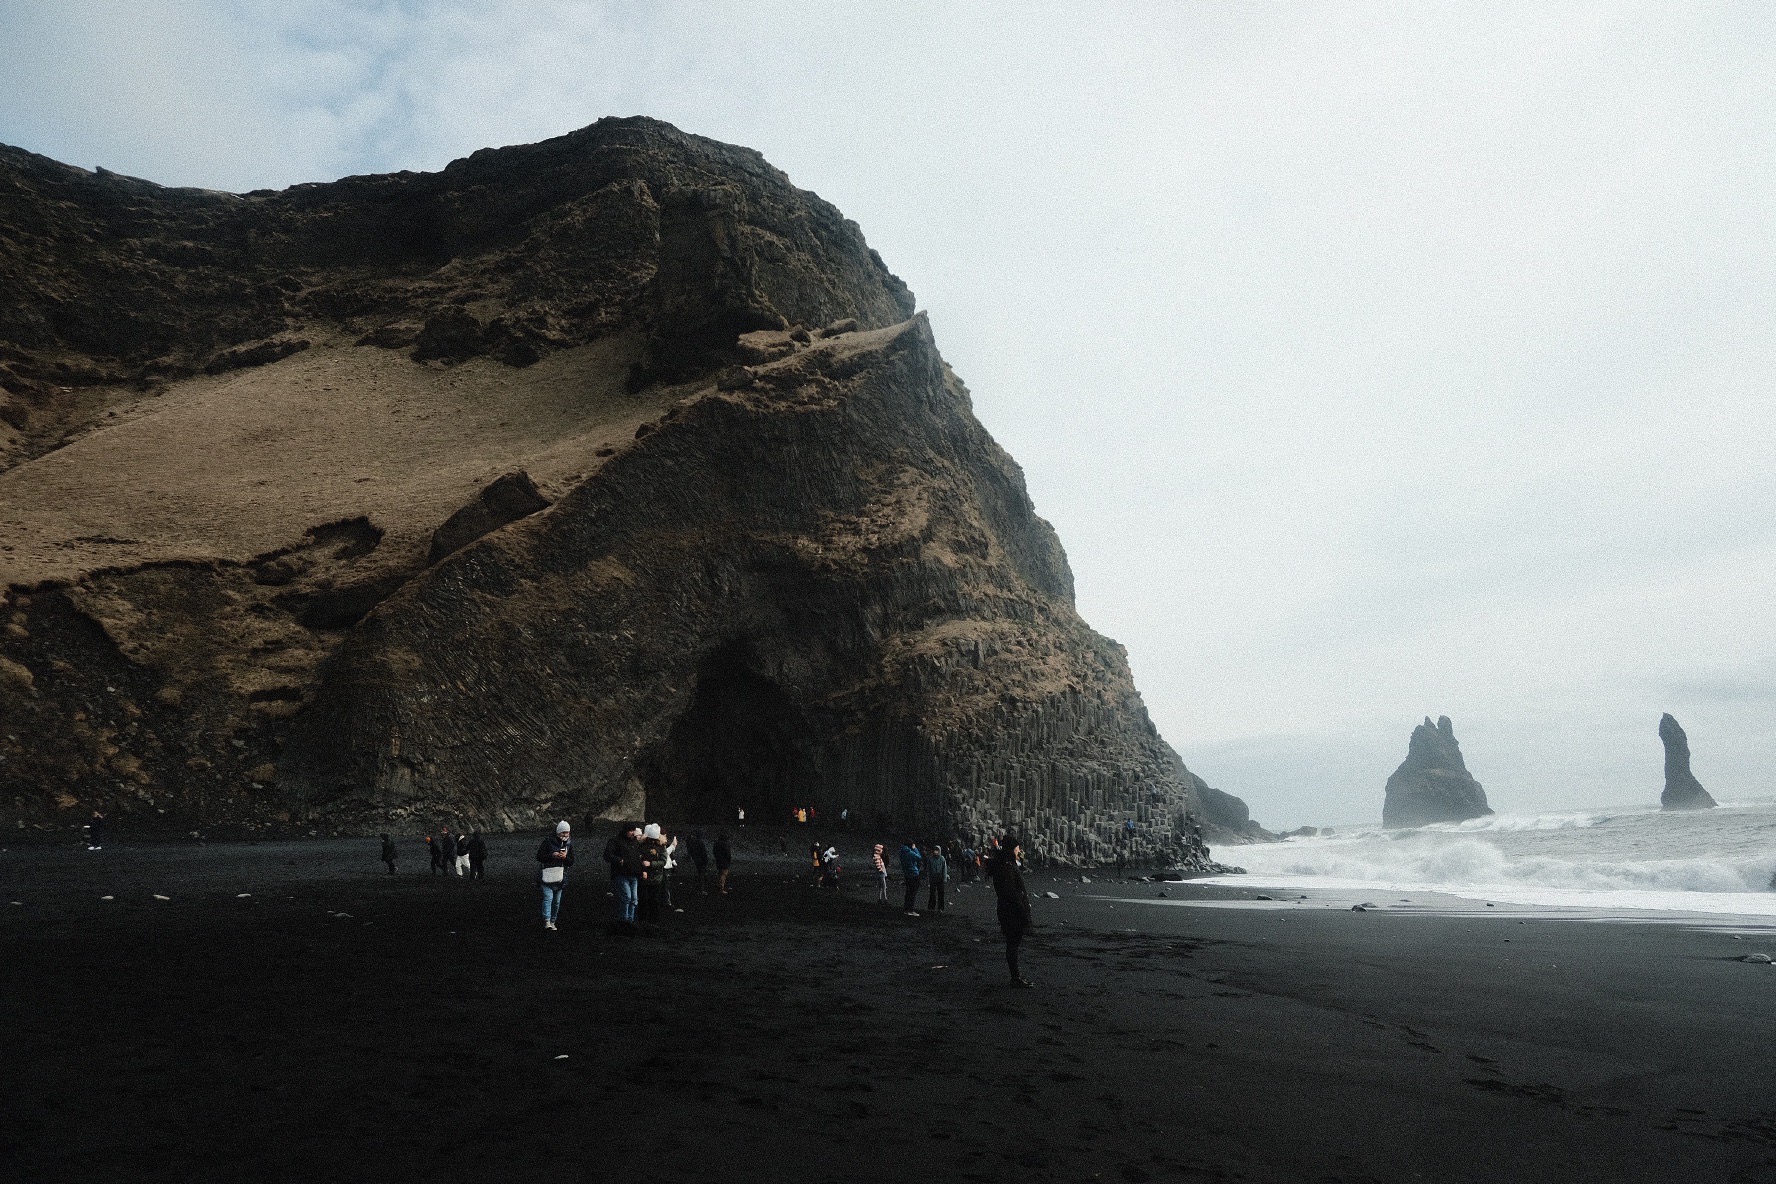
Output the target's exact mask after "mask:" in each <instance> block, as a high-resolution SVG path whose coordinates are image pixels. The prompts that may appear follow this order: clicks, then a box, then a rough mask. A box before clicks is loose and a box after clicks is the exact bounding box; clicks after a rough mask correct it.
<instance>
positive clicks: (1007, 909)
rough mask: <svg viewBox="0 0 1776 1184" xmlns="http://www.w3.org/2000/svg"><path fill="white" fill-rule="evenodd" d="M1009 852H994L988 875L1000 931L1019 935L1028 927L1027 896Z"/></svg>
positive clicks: (1028, 909)
mask: <svg viewBox="0 0 1776 1184" xmlns="http://www.w3.org/2000/svg"><path fill="white" fill-rule="evenodd" d="M1012 850H1013V849H1012V848H1011V847H1003V848H1001V849H1000V850H999V851H997V852H995V853H994V855H993V858H992V860H991V861H990V862H988V864H987V875H988V876H989V877H990V878H991V879H992V881H993V894H994V895H995V896H997V897H998V898H999V904H998V909H999V928H1000V929H1003V930H1004V931H1006V932H1007V933H1010V932H1013V931H1017V932H1020V933H1021V932H1023V931H1024V930H1026V929H1028V928H1029V927H1030V920H1031V918H1030V893H1029V890H1028V889H1026V888H1025V887H1024V872H1023V869H1022V868H1020V867H1018V861H1017V857H1016V856H1015V855H1013V854H1012Z"/></svg>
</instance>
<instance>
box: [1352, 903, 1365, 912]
mask: <svg viewBox="0 0 1776 1184" xmlns="http://www.w3.org/2000/svg"><path fill="white" fill-rule="evenodd" d="M1368 911H1369V906H1368V905H1366V904H1353V905H1351V912H1353V913H1366V912H1368Z"/></svg>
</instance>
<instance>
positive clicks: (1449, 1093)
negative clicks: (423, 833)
mask: <svg viewBox="0 0 1776 1184" xmlns="http://www.w3.org/2000/svg"><path fill="white" fill-rule="evenodd" d="M822 837H825V836H822ZM580 840H581V841H580V843H579V848H580V852H581V855H580V864H579V866H578V868H577V869H576V872H575V874H574V875H573V877H572V879H571V880H570V883H569V887H568V891H567V897H566V903H565V906H564V909H563V914H562V930H561V931H560V932H558V933H545V932H543V931H542V930H541V923H540V920H539V919H538V917H537V907H536V902H535V900H534V896H535V892H534V889H533V886H532V882H531V880H532V868H533V867H534V864H533V863H532V861H531V858H530V852H531V851H532V850H533V849H534V846H535V842H536V840H535V839H534V838H526V837H521V836H512V837H507V836H500V837H498V838H497V840H496V841H495V842H494V844H493V855H492V859H491V862H490V874H489V878H488V880H487V881H485V882H483V883H470V882H466V881H459V880H457V879H456V878H455V877H451V878H450V879H449V880H448V881H447V882H445V881H438V880H434V879H432V878H430V877H428V875H427V874H426V873H427V869H426V865H425V860H424V852H423V848H422V847H420V846H419V844H418V843H417V842H415V841H412V840H406V841H404V842H403V851H404V855H405V858H406V862H405V863H404V864H403V866H402V868H401V872H400V874H399V875H397V876H392V877H391V876H389V875H387V874H386V873H385V872H384V870H383V868H382V866H381V865H380V864H379V863H377V861H376V847H377V845H376V843H375V841H374V840H371V841H368V842H365V841H361V840H352V841H346V840H319V841H293V842H286V843H263V844H257V845H249V844H198V843H171V842H167V843H155V844H142V845H130V844H128V843H125V844H122V845H117V844H113V845H108V846H107V848H106V849H105V850H104V851H101V852H96V853H88V852H86V851H84V850H81V849H80V848H78V847H74V846H55V847H46V846H14V847H12V848H11V849H10V850H7V851H5V852H4V853H3V854H0V872H3V875H4V880H3V884H4V888H3V890H0V944H3V947H4V949H5V952H6V956H5V958H4V959H3V961H0V984H3V985H0V994H3V997H4V1000H5V1012H4V1017H5V1018H4V1025H3V1029H0V1040H3V1047H4V1050H5V1057H4V1066H5V1068H4V1074H3V1077H0V1090H3V1097H0V1103H3V1106H4V1112H5V1115H6V1118H5V1122H4V1126H3V1131H0V1174H3V1175H4V1176H5V1178H8V1179H12V1180H21V1181H24V1180H31V1181H39V1180H44V1181H47V1180H68V1179H76V1178H79V1179H89V1178H103V1179H131V1180H222V1179H228V1180H235V1181H239V1180H267V1179H270V1180H286V1179H287V1180H298V1179H300V1180H335V1179H340V1180H343V1179H415V1178H419V1177H422V1176H427V1177H438V1176H441V1175H443V1176H448V1177H451V1178H459V1177H460V1178H464V1179H519V1178H534V1177H536V1176H537V1175H538V1174H539V1173H542V1172H545V1171H546V1172H547V1173H548V1174H549V1175H552V1176H562V1177H563V1178H570V1179H576V1178H577V1179H623V1178H635V1179H641V1178H668V1179H680V1178H682V1179H691V1178H708V1179H720V1178H724V1177H726V1178H733V1179H776V1180H787V1179H797V1178H813V1179H843V1178H846V1177H851V1176H858V1175H861V1174H864V1173H867V1174H868V1175H869V1177H870V1178H880V1179H885V1180H896V1181H898V1180H905V1179H921V1180H1014V1179H1016V1180H1055V1181H1074V1180H1078V1181H1090V1180H1100V1179H1101V1180H1129V1181H1142V1180H1155V1181H1160V1180H1217V1181H1219V1180H1227V1181H1239V1180H1245V1181H1272V1180H1275V1181H1351V1182H1355V1181H1396V1180H1399V1181H1411V1180H1441V1181H1468V1180H1472V1181H1483V1180H1484V1181H1543V1180H1546V1181H1556V1180H1558V1181H1591V1180H1595V1181H1612V1182H1613V1181H1625V1180H1672V1181H1676V1180H1695V1181H1703V1180H1710V1181H1713V1180H1718V1181H1734V1182H1749V1181H1776V1060H1773V1056H1776V1041H1773V1040H1772V1027H1771V1020H1770V1016H1771V1012H1772V1006H1771V1005H1772V999H1773V996H1776V968H1773V967H1770V966H1758V965H1749V964H1746V963H1742V962H1739V961H1737V959H1738V958H1739V957H1740V956H1741V955H1743V954H1745V953H1748V952H1755V951H1761V952H1769V953H1776V939H1772V938H1771V937H1768V936H1753V937H1749V938H1745V939H1742V940H1736V939H1734V938H1733V937H1732V936H1730V935H1727V934H1721V933H1709V932H1703V931H1699V930H1695V929H1690V928H1682V927H1666V926H1647V925H1610V924H1596V923H1585V922H1577V921H1570V920H1557V919H1544V918H1541V917H1537V916H1525V915H1522V914H1518V913H1501V914H1500V915H1498V916H1496V917H1495V916H1480V917H1459V916H1453V917H1452V916H1445V915H1438V914H1435V913H1425V912H1414V911H1411V910H1408V909H1405V908H1400V909H1399V910H1397V911H1394V910H1392V909H1390V908H1383V909H1381V910H1379V911H1370V912H1361V913H1357V912H1350V911H1348V910H1346V909H1342V908H1339V909H1332V908H1313V907H1311V905H1312V904H1313V903H1314V902H1311V901H1310V902H1309V905H1307V906H1301V907H1292V908H1284V907H1278V908H1275V909H1268V910H1245V909H1238V910H1235V909H1210V908H1188V907H1172V906H1166V907H1162V906H1159V905H1157V904H1148V903H1143V902H1146V901H1151V900H1153V899H1154V898H1155V896H1156V893H1157V889H1156V887H1155V886H1154V885H1150V884H1139V883H1122V882H1109V880H1108V878H1107V877H1106V878H1099V877H1096V876H1094V877H1093V880H1094V882H1093V883H1090V884H1082V883H1080V882H1079V876H1078V875H1077V874H1072V875H1068V876H1057V877H1055V879H1054V880H1053V881H1051V879H1050V877H1049V876H1048V875H1047V874H1045V873H1042V872H1036V873H1034V874H1033V875H1032V877H1031V886H1032V890H1033V891H1038V892H1039V891H1042V890H1046V889H1052V890H1054V891H1056V892H1058V893H1060V894H1061V899H1060V900H1058V901H1048V900H1039V901H1038V902H1037V907H1036V915H1037V923H1038V927H1039V931H1038V934H1037V937H1036V939H1035V942H1034V946H1033V948H1031V949H1030V950H1029V954H1028V957H1027V958H1026V973H1027V974H1028V975H1029V976H1030V977H1031V978H1033V979H1034V980H1035V981H1036V984H1037V985H1036V989H1034V990H1029V991H1014V990H1012V989H1010V988H1008V987H1007V986H1006V985H1005V984H1004V976H1005V975H1004V967H1003V963H1002V961H1001V957H1000V945H999V938H998V933H997V929H996V927H995V925H994V923H993V919H992V918H993V913H992V901H991V894H990V890H988V889H985V888H982V887H974V888H970V889H962V890H959V891H958V890H955V889H952V895H953V897H954V906H953V908H952V911H951V912H950V913H949V914H948V915H945V916H943V917H921V918H918V919H913V918H909V917H905V916H903V915H902V914H901V912H900V910H899V908H898V906H897V905H896V906H895V907H885V906H877V905H875V904H873V903H872V902H871V897H872V896H873V884H872V883H871V882H870V881H871V877H869V876H868V875H867V874H860V873H859V872H858V871H856V870H851V871H848V872H847V875H846V885H845V888H844V889H843V890H842V891H841V892H839V893H836V894H835V893H831V892H825V891H820V890H817V889H815V888H813V887H811V886H808V884H809V877H808V876H807V875H806V874H805V873H804V872H803V871H802V869H801V868H800V866H799V865H797V864H794V863H792V862H791V861H790V860H783V859H776V858H772V859H765V858H762V854H763V852H765V851H774V850H775V847H776V841H775V837H774V836H773V835H770V834H765V833H763V832H759V831H756V830H755V831H753V832H752V833H750V834H748V835H747V841H746V842H745V843H744V844H743V845H742V847H741V850H740V853H739V855H740V863H739V867H738V871H739V874H738V875H737V877H736V879H735V882H734V883H735V892H734V893H733V895H731V896H729V897H726V898H720V897H715V896H708V897H704V896H699V895H698V894H697V891H696V889H695V886H694V884H693V883H692V882H691V881H690V880H689V879H688V878H681V879H680V881H678V886H677V887H676V888H675V891H674V895H675V899H676V903H677V904H679V905H680V906H682V907H683V908H684V910H685V911H684V912H683V913H678V914H672V915H671V916H670V917H669V918H668V919H667V921H666V922H665V923H663V924H662V925H661V926H660V927H659V928H658V930H657V931H655V932H654V933H652V934H650V935H648V936H644V937H640V938H622V937H615V936H609V935H607V934H606V932H605V930H604V924H605V921H606V919H607V917H608V916H609V914H610V903H609V900H608V898H607V897H606V895H605V891H606V887H605V879H604V877H603V875H602V868H601V865H600V864H599V862H598V860H597V858H596V854H597V852H598V850H599V849H600V848H601V847H602V844H603V836H602V835H598V834H588V835H582V836H580ZM807 842H808V839H807V838H805V837H802V838H799V841H792V843H791V847H792V850H797V849H805V847H806V844H807ZM842 847H843V848H844V849H845V850H846V852H847V854H848V856H849V858H850V863H851V867H852V868H853V869H855V868H857V867H858V866H859V865H861V864H862V863H863V862H864V861H863V859H862V858H861V852H863V851H865V850H867V845H866V844H865V843H864V842H863V841H862V840H861V839H860V840H859V841H855V842H842ZM1168 892H1169V895H1170V898H1171V899H1172V900H1179V899H1183V898H1186V897H1203V898H1215V897H1223V898H1241V897H1243V898H1250V897H1253V896H1256V895H1258V893H1257V892H1256V891H1254V890H1249V889H1242V888H1241V887H1240V886H1239V884H1238V882H1237V880H1236V879H1227V880H1223V881H1218V882H1216V883H1213V884H1207V885H1191V886H1180V885H1171V886H1169V888H1168ZM155 893H159V894H161V895H164V896H167V897H170V898H171V899H169V900H165V901H161V900H156V899H155V898H154V895H153V894H155ZM241 893H248V894H250V895H247V896H245V897H242V896H240V895H239V894H241ZM1269 894H1270V895H1280V894H1278V893H1274V892H1272V893H1269ZM106 895H110V896H113V897H115V899H114V900H110V901H104V900H101V899H100V898H101V897H103V896H106ZM11 901H19V902H22V903H20V904H19V905H16V906H15V905H12V904H10V903H8V902H11ZM1384 903H1386V902H1384ZM341 914H343V915H341ZM563 1056H565V1057H566V1058H567V1059H565V1060H563V1059H559V1058H561V1057H563Z"/></svg>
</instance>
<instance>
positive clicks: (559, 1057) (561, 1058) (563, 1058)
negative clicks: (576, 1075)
mask: <svg viewBox="0 0 1776 1184" xmlns="http://www.w3.org/2000/svg"><path fill="white" fill-rule="evenodd" d="M555 1059H556V1060H558V1061H565V1060H566V1059H567V1054H566V1053H561V1054H560V1055H559V1056H557V1057H556V1058H555Z"/></svg>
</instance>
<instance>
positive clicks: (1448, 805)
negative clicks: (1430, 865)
mask: <svg viewBox="0 0 1776 1184" xmlns="http://www.w3.org/2000/svg"><path fill="white" fill-rule="evenodd" d="M1490 813H1492V808H1491V807H1490V806H1488V805H1487V804H1486V791H1485V790H1484V789H1482V788H1481V787H1480V783H1479V782H1478V781H1476V780H1474V777H1473V774H1471V773H1469V772H1468V763H1467V761H1465V760H1463V759H1462V751H1461V745H1460V744H1459V743H1457V742H1456V739H1455V725H1454V724H1452V723H1450V722H1449V717H1448V716H1447V715H1440V716H1438V717H1437V722H1436V723H1432V722H1431V717H1430V716H1428V715H1427V716H1425V721H1424V723H1422V724H1420V725H1418V726H1417V727H1416V728H1413V729H1412V740H1411V742H1410V743H1409V744H1408V745H1407V748H1406V759H1405V760H1404V761H1402V762H1400V767H1399V768H1398V769H1395V770H1394V772H1393V776H1391V777H1389V778H1388V779H1387V796H1386V798H1385V799H1384V800H1383V802H1382V806H1381V824H1382V825H1383V826H1424V825H1425V824H1426V823H1431V822H1465V821H1467V820H1468V819H1470V818H1482V817H1484V816H1486V815H1488V814H1490Z"/></svg>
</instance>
